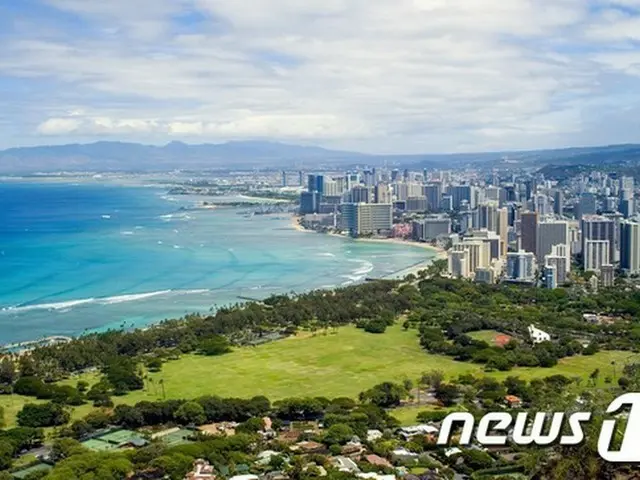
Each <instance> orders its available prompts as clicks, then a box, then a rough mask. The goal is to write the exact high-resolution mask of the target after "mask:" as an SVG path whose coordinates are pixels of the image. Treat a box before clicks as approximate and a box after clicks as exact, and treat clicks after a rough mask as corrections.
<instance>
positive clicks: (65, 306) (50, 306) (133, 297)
mask: <svg viewBox="0 0 640 480" xmlns="http://www.w3.org/2000/svg"><path fill="white" fill-rule="evenodd" d="M209 291H210V290H207V289H194V290H158V291H156V292H146V293H132V294H127V295H116V296H113V297H95V298H82V299H79V300H69V301H66V302H56V303H39V304H35V305H18V306H15V307H4V308H2V309H0V312H7V313H20V312H29V311H32V310H50V311H61V312H68V311H69V310H71V309H72V308H74V307H78V306H81V305H89V304H93V305H117V304H120V303H128V302H137V301H140V300H146V299H148V298H153V297H159V296H167V295H176V296H178V295H198V294H204V293H208V292H209Z"/></svg>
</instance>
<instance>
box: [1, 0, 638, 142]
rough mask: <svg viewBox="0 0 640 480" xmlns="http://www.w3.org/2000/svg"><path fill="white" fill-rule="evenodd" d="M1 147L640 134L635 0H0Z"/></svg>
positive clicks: (575, 138)
mask: <svg viewBox="0 0 640 480" xmlns="http://www.w3.org/2000/svg"><path fill="white" fill-rule="evenodd" d="M0 42H1V44H2V48H0V105H1V106H2V108H1V109H0V148H6V147H12V146H19V145H37V144H59V143H68V142H90V141H94V140H98V139H101V140H104V139H107V140H109V139H111V140H123V141H140V142H145V143H154V144H162V143H167V142H169V141H172V140H181V141H186V142H190V143H201V142H221V141H227V140H242V139H273V140H281V141H286V142H292V143H301V144H317V145H323V146H327V147H332V148H341V149H353V150H360V151H364V152H374V153H387V152H397V153H417V152H457V151H486V150H503V149H530V148H548V147H562V146H569V145H596V144H611V143H625V142H640V0H509V1H505V0H375V1H371V0H305V1H304V2H303V1H300V0H251V1H250V2H243V1H241V0H110V1H108V2H105V1H101V0H20V1H14V0H0Z"/></svg>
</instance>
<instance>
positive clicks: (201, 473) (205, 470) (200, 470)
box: [184, 458, 216, 480]
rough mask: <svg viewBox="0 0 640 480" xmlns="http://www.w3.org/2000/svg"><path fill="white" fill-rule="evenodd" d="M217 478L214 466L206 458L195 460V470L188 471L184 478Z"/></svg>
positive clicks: (195, 479) (200, 479)
mask: <svg viewBox="0 0 640 480" xmlns="http://www.w3.org/2000/svg"><path fill="white" fill-rule="evenodd" d="M215 478H216V475H215V473H214V471H213V467H212V466H211V465H209V462H207V461H206V460H202V459H201V458H199V459H198V460H196V461H195V462H193V470H192V471H191V472H189V473H187V476H186V477H184V480H214V479H215Z"/></svg>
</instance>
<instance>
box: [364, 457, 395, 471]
mask: <svg viewBox="0 0 640 480" xmlns="http://www.w3.org/2000/svg"><path fill="white" fill-rule="evenodd" d="M364 460H365V461H366V462H367V463H370V464H371V465H374V466H376V467H387V468H392V467H393V465H391V462H389V460H387V459H386V458H382V457H379V456H378V455H375V454H371V455H365V456H364Z"/></svg>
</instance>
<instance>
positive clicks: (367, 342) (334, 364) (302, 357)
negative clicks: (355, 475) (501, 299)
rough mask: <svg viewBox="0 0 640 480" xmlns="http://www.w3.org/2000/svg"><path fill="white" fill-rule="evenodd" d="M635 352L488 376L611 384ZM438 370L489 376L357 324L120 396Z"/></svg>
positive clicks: (413, 341) (193, 366)
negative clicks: (595, 374) (596, 373)
mask: <svg viewBox="0 0 640 480" xmlns="http://www.w3.org/2000/svg"><path fill="white" fill-rule="evenodd" d="M631 357H632V355H631V354H630V353H629V352H601V353H598V354H596V355H594V356H591V357H582V356H579V357H574V358H568V359H564V360H562V361H561V362H560V364H559V365H558V366H557V367H555V368H552V369H543V368H515V369H513V370H512V371H510V372H495V373H490V374H487V375H490V376H493V377H496V378H499V379H504V378H506V377H507V376H510V375H515V376H521V377H522V378H526V379H532V378H540V377H546V376H549V375H554V374H563V375H567V376H581V377H583V378H585V379H586V378H587V377H588V376H589V374H590V373H591V372H592V371H593V370H594V369H595V368H600V370H601V376H600V382H601V383H602V385H604V378H605V377H606V376H612V374H613V367H612V365H611V362H612V361H615V362H616V363H617V366H616V369H617V374H618V376H619V375H620V372H621V371H622V367H623V365H624V364H625V363H626V362H627V361H628V360H629V359H630V358H631ZM431 369H438V370H442V371H444V372H445V374H446V375H447V377H448V378H452V377H456V376H458V375H460V374H462V373H474V374H476V375H482V374H484V372H483V368H482V366H481V365H475V364H471V363H461V362H456V361H454V360H453V359H451V358H448V357H444V356H439V355H430V354H427V353H425V352H424V350H422V349H421V348H420V345H419V342H418V338H417V333H416V331H415V330H409V331H404V330H403V329H402V328H401V326H400V325H395V326H393V327H391V328H389V329H388V330H387V332H386V333H384V334H381V335H376V334H370V333H365V332H364V331H362V330H359V329H356V328H355V327H344V328H341V329H339V331H338V332H337V333H335V334H326V335H324V334H322V333H318V334H316V335H315V336H309V335H306V336H300V337H295V338H289V339H285V340H280V341H277V342H273V343H269V344H265V345H260V346H257V347H244V348H238V349H236V350H235V351H234V352H232V353H230V354H227V355H224V356H220V357H203V356H198V355H185V356H183V357H182V358H181V359H179V360H176V361H171V362H168V363H166V364H164V365H163V367H162V371H161V372H159V373H154V374H149V378H150V379H151V381H146V382H145V384H146V385H145V390H144V391H138V392H133V393H131V394H129V395H127V396H125V397H114V402H116V403H128V404H133V403H136V402H139V401H142V400H155V399H161V398H163V392H162V388H161V386H160V380H162V381H163V383H164V394H165V395H166V398H194V397H198V396H201V395H219V396H223V397H251V396H255V395H265V396H267V397H268V398H270V399H271V400H277V399H281V398H285V397H293V396H324V397H328V398H335V397H339V396H349V397H355V396H356V395H357V394H358V393H359V392H361V391H363V390H366V389H367V388H370V387H372V386H373V385H375V384H377V383H380V382H383V381H396V382H401V381H403V380H404V379H411V380H414V381H415V380H417V379H418V378H419V377H420V375H421V374H422V373H423V372H425V371H427V370H431ZM80 379H83V380H87V381H89V382H90V383H93V382H95V381H96V379H97V376H96V375H95V374H91V375H86V376H80V377H75V378H73V379H71V380H68V381H67V382H69V383H72V384H75V383H77V381H78V380H80ZM24 401H25V399H24V398H22V397H18V396H13V399H12V400H11V399H10V397H8V396H0V405H2V406H5V411H6V413H5V417H6V420H7V422H8V424H9V425H11V424H13V421H14V418H15V414H16V413H17V412H18V411H19V409H20V408H21V407H22V404H23V403H24ZM7 406H8V407H7ZM90 410H91V406H90V405H85V406H82V407H79V408H78V409H76V410H75V411H74V414H73V417H74V418H79V417H82V416H83V415H85V414H86V413H88V412H89V411H90ZM416 413H417V412H416Z"/></svg>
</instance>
